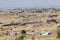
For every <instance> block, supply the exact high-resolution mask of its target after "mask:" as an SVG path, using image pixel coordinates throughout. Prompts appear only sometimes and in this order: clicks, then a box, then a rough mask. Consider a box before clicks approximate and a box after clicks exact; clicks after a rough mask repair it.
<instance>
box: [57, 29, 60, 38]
mask: <svg viewBox="0 0 60 40" xmlns="http://www.w3.org/2000/svg"><path fill="white" fill-rule="evenodd" d="M57 38H60V29H57Z"/></svg>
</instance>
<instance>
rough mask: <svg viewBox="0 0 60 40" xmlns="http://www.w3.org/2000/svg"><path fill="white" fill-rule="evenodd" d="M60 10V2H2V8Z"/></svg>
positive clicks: (25, 0) (0, 0) (0, 2)
mask: <svg viewBox="0 0 60 40" xmlns="http://www.w3.org/2000/svg"><path fill="white" fill-rule="evenodd" d="M54 7H56V8H60V0H0V8H54Z"/></svg>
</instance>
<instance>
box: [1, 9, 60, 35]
mask: <svg viewBox="0 0 60 40" xmlns="http://www.w3.org/2000/svg"><path fill="white" fill-rule="evenodd" d="M3 15H4V14H3ZM59 15H60V14H59V13H57V9H24V10H22V9H20V10H9V11H6V16H9V17H12V18H13V17H17V18H18V19H19V20H21V19H22V20H23V19H24V20H23V21H22V22H21V21H20V22H10V23H7V24H3V23H2V22H1V23H0V24H2V25H1V26H2V27H0V31H5V30H9V31H6V32H1V33H2V34H0V36H2V35H7V36H8V35H9V36H11V35H18V33H17V31H16V32H14V31H13V29H14V28H17V26H19V27H22V26H25V27H26V26H27V25H30V27H31V29H29V31H27V30H26V31H27V34H31V35H32V34H37V35H43V36H45V35H51V34H52V33H53V32H52V31H48V30H47V31H42V30H38V29H37V30H38V31H36V30H35V29H34V28H35V26H36V25H37V24H38V26H36V28H37V27H38V28H40V26H41V25H43V26H44V27H45V26H46V27H52V26H53V25H54V24H58V23H59V21H57V20H60V19H59V18H58V17H59ZM20 18H21V19H20ZM33 25H34V26H33ZM11 26H15V27H14V28H12V27H11ZM43 26H42V27H43ZM28 27H29V26H28ZM30 27H29V28H30ZM5 28H6V29H5ZM23 29H24V28H23ZM10 30H11V31H12V32H10ZM19 30H21V29H19ZM19 32H21V31H19Z"/></svg>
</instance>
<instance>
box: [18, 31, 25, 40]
mask: <svg viewBox="0 0 60 40" xmlns="http://www.w3.org/2000/svg"><path fill="white" fill-rule="evenodd" d="M21 34H22V35H21V36H20V37H19V38H18V40H24V38H26V31H25V30H22V31H21Z"/></svg>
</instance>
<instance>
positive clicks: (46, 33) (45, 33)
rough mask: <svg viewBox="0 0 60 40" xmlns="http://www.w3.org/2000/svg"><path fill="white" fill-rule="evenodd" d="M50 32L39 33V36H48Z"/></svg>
mask: <svg viewBox="0 0 60 40" xmlns="http://www.w3.org/2000/svg"><path fill="white" fill-rule="evenodd" d="M50 34H51V32H46V31H41V32H40V35H42V36H44V35H50Z"/></svg>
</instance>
